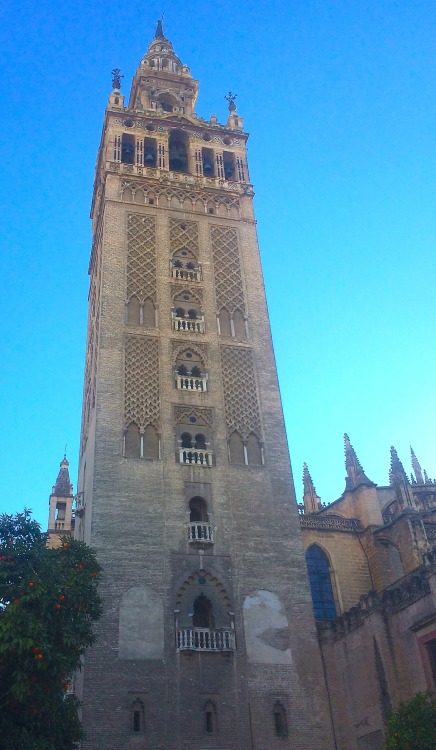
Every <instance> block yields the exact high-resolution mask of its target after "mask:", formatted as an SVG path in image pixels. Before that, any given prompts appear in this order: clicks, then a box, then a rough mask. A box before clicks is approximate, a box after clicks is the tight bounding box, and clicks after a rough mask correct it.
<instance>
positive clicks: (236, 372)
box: [221, 346, 261, 438]
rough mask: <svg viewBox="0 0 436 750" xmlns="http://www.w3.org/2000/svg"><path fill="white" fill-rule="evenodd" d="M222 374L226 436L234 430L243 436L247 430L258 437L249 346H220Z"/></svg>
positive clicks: (244, 436) (255, 393)
mask: <svg viewBox="0 0 436 750" xmlns="http://www.w3.org/2000/svg"><path fill="white" fill-rule="evenodd" d="M221 374H222V382H223V388H224V402H225V408H226V423H227V431H228V435H231V433H232V432H233V431H234V430H237V431H238V432H239V433H240V434H241V436H242V437H243V438H247V437H248V435H249V434H250V432H254V433H255V434H256V435H257V436H258V437H259V438H260V436H261V428H260V416H259V403H258V399H257V391H256V381H255V378H254V367H253V358H252V353H251V350H250V349H241V348H239V347H237V346H223V347H221Z"/></svg>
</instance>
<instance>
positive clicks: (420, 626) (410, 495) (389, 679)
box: [300, 435, 436, 750]
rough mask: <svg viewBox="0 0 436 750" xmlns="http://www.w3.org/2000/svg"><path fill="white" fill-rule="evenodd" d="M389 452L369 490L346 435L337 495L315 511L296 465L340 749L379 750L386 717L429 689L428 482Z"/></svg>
mask: <svg viewBox="0 0 436 750" xmlns="http://www.w3.org/2000/svg"><path fill="white" fill-rule="evenodd" d="M411 459H412V469H413V472H412V474H411V475H410V477H409V476H408V475H407V474H406V472H405V470H404V467H403V464H402V463H401V461H400V459H399V457H398V455H397V452H396V450H395V448H391V465H390V483H389V485H387V486H377V485H376V484H375V483H374V482H373V481H371V479H369V478H368V476H367V475H366V474H365V471H364V470H363V468H362V465H361V463H360V461H359V459H358V458H357V455H356V452H355V450H354V448H353V446H352V445H351V443H350V440H349V438H348V436H347V435H345V468H346V478H345V488H344V491H343V493H342V495H341V496H340V497H339V498H338V499H337V500H335V501H334V502H332V503H330V504H329V505H325V506H324V505H323V504H322V503H321V501H320V498H319V497H318V495H317V494H316V490H315V486H314V483H313V481H312V478H311V476H310V474H309V470H308V468H307V466H305V467H304V475H303V483H304V500H303V503H302V504H301V505H300V512H301V515H300V523H301V530H302V535H303V541H304V546H305V550H306V561H307V567H308V571H309V578H310V584H311V591H312V599H313V608H314V615H315V617H316V619H317V624H318V635H319V642H320V647H321V653H322V658H323V663H324V668H325V674H326V680H327V688H328V691H329V701H330V706H331V709H332V718H333V724H334V731H335V746H336V747H337V748H338V750H383V749H384V747H385V731H386V723H387V719H388V717H389V714H390V713H391V712H392V710H393V709H395V708H396V707H397V706H398V704H399V703H400V702H401V701H407V700H409V699H410V698H411V697H412V696H413V695H414V694H415V693H416V692H418V691H425V690H430V691H432V692H436V483H435V482H434V481H432V480H431V479H429V477H428V476H427V473H426V471H423V470H422V469H421V466H420V463H419V461H418V459H417V457H416V455H415V453H414V451H413V450H412V451H411Z"/></svg>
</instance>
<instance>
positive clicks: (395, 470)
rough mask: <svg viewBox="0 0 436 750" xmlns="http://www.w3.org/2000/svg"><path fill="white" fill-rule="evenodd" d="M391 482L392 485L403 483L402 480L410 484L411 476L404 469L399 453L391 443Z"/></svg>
mask: <svg viewBox="0 0 436 750" xmlns="http://www.w3.org/2000/svg"><path fill="white" fill-rule="evenodd" d="M389 482H390V484H391V485H394V484H401V482H405V483H406V484H410V482H409V477H408V476H407V474H406V472H405V471H404V466H403V464H402V463H401V461H400V459H399V458H398V453H397V451H396V450H395V448H394V446H393V445H391V466H390V469H389Z"/></svg>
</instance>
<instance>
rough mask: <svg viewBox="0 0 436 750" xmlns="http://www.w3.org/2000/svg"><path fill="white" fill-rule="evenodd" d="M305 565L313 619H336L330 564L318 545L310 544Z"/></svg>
mask: <svg viewBox="0 0 436 750" xmlns="http://www.w3.org/2000/svg"><path fill="white" fill-rule="evenodd" d="M306 564H307V571H308V573H309V583H310V591H311V594H312V604H313V614H314V615H315V618H316V619H317V620H322V619H331V618H333V617H336V604H335V597H334V593H333V585H332V579H331V574H330V562H329V559H328V557H327V555H326V553H325V552H324V550H322V549H321V547H318V545H316V544H312V546H311V547H309V549H308V550H307V552H306Z"/></svg>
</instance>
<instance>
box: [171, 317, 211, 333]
mask: <svg viewBox="0 0 436 750" xmlns="http://www.w3.org/2000/svg"><path fill="white" fill-rule="evenodd" d="M172 317H173V331H189V332H190V333H204V318H203V317H202V318H179V317H178V316H177V315H174V313H173V316H172Z"/></svg>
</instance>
